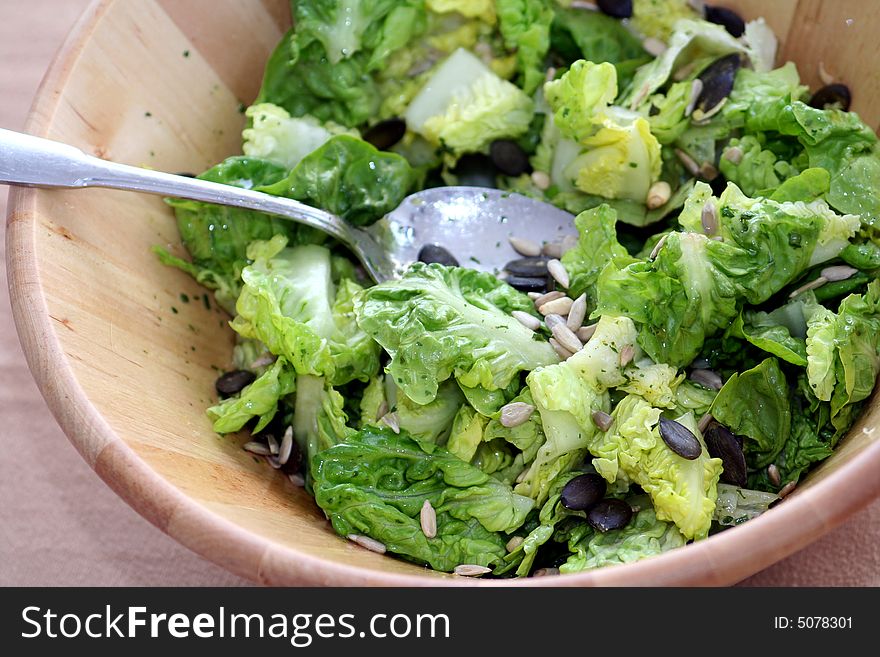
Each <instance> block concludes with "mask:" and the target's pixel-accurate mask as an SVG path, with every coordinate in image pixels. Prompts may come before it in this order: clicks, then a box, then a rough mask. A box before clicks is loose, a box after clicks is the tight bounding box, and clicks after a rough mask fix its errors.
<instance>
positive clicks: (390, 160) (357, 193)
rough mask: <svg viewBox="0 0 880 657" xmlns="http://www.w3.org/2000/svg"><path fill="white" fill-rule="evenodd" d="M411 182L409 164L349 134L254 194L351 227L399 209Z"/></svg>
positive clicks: (412, 173)
mask: <svg viewBox="0 0 880 657" xmlns="http://www.w3.org/2000/svg"><path fill="white" fill-rule="evenodd" d="M414 180H415V174H414V172H413V169H412V167H410V165H409V162H407V161H406V159H404V158H403V157H402V156H400V155H397V154H396V153H387V152H384V151H379V150H377V149H376V148H375V147H374V146H372V145H371V144H368V143H367V142H365V141H362V140H360V139H357V138H355V137H352V136H350V135H337V136H335V137H332V138H330V139H329V140H328V141H327V142H326V143H325V144H324V145H323V146H321V147H320V148H318V149H317V150H315V151H312V152H311V153H310V154H309V155H307V156H305V157H304V158H303V159H302V160H301V161H300V163H299V164H297V165H296V167H294V168H293V169H292V170H291V171H290V173H289V174H288V175H287V177H286V178H284V179H283V180H280V181H278V182H276V183H275V184H273V185H270V186H268V187H262V188H260V191H264V192H268V193H269V194H275V195H276V196H286V197H288V198H292V199H296V200H297V201H302V202H303V203H306V204H308V205H311V206H314V207H317V208H322V209H324V210H327V211H328V212H332V213H333V214H335V215H337V216H339V217H342V218H343V219H345V220H346V221H349V222H350V223H353V224H356V225H366V224H371V223H373V222H374V221H376V220H378V219H381V218H382V217H383V216H385V215H386V214H387V213H389V212H391V210H393V209H394V208H396V207H397V206H398V205H400V202H401V201H402V200H403V198H404V197H405V196H406V194H407V192H408V191H409V189H410V187H411V186H412V185H413V183H414Z"/></svg>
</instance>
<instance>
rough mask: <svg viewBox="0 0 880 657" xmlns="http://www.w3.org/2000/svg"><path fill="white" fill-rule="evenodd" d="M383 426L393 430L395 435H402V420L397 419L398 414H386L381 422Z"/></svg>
mask: <svg viewBox="0 0 880 657" xmlns="http://www.w3.org/2000/svg"><path fill="white" fill-rule="evenodd" d="M380 422H381V423H382V424H384V425H385V426H386V427H388V428H389V429H391V430H392V431H393V432H394V433H400V418H398V417H397V413H395V412H393V411H392V412H391V413H385V415H383V416H382V419H381V420H380Z"/></svg>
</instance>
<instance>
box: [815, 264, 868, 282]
mask: <svg viewBox="0 0 880 657" xmlns="http://www.w3.org/2000/svg"><path fill="white" fill-rule="evenodd" d="M820 273H821V275H822V276H823V277H824V278H825V280H826V281H828V282H829V283H836V282H837V281H845V280H846V279H848V278H852V277H853V276H854V275H855V274H858V273H859V270H858V269H856V268H855V267H850V266H848V265H835V266H834V267H825V269H823V270H822V271H821V272H820Z"/></svg>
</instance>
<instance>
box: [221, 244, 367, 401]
mask: <svg viewBox="0 0 880 657" xmlns="http://www.w3.org/2000/svg"><path fill="white" fill-rule="evenodd" d="M248 255H249V256H250V257H251V258H252V259H253V261H254V262H253V264H252V265H250V266H248V267H246V268H245V269H244V271H243V272H242V280H243V281H244V287H243V288H242V291H241V294H240V295H239V298H238V302H237V303H236V310H237V312H238V314H237V315H236V316H235V318H234V319H233V320H232V322H231V326H232V328H233V329H235V331H236V332H238V333H239V334H240V335H242V336H243V337H245V338H252V339H257V340H260V341H261V342H263V343H264V344H266V346H267V347H268V348H269V350H270V351H271V352H272V353H273V354H276V355H279V356H284V357H285V358H286V359H287V361H288V362H289V363H290V365H291V366H292V367H293V368H294V369H295V370H296V371H297V372H298V373H300V374H314V375H319V376H327V377H328V378H329V379H330V383H331V384H332V385H341V384H343V383H348V382H349V381H352V380H354V379H359V380H361V381H367V380H368V379H369V378H370V377H371V376H373V375H375V373H376V371H377V370H378V368H379V350H378V347H377V345H376V344H375V343H374V342H373V341H372V340H371V339H370V338H369V336H367V335H366V334H365V333H364V332H363V331H361V330H360V329H359V328H358V326H357V324H356V322H355V318H354V308H353V303H354V298H355V295H356V294H357V293H358V292H359V291H360V290H361V288H360V286H359V285H358V284H357V283H354V282H353V281H350V280H347V279H344V280H343V281H342V282H341V283H340V285H339V286H338V287H337V286H334V285H333V281H332V277H331V265H330V252H329V251H328V250H327V249H325V248H323V247H320V246H315V245H309V246H298V247H293V248H285V239H284V238H283V237H281V236H276V237H274V238H272V240H270V241H268V242H254V243H252V244H251V246H250V247H249V248H248Z"/></svg>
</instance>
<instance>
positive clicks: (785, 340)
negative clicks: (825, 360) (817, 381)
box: [727, 311, 807, 367]
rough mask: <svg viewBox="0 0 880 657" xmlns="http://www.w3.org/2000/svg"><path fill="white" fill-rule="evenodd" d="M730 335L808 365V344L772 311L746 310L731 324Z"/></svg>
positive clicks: (794, 363)
mask: <svg viewBox="0 0 880 657" xmlns="http://www.w3.org/2000/svg"><path fill="white" fill-rule="evenodd" d="M727 334H728V335H732V336H733V337H736V338H741V339H743V340H746V341H747V342H750V343H751V344H753V345H755V346H756V347H758V349H763V350H764V351H766V352H767V353H770V354H773V355H774V356H778V357H779V358H781V359H782V360H784V361H787V362H789V363H791V364H793V365H799V366H800V367H805V366H806V365H807V346H806V343H805V342H804V339H803V338H800V337H797V336H793V335H792V334H791V332H790V331H789V328H788V327H787V326H786V325H785V324H782V323H780V322H779V321H777V319H776V318H775V317H773V316H772V313H765V312H760V311H745V312H743V313H740V314H739V316H737V318H736V319H735V320H734V321H733V324H731V325H730V328H729V329H728V331H727Z"/></svg>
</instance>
